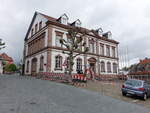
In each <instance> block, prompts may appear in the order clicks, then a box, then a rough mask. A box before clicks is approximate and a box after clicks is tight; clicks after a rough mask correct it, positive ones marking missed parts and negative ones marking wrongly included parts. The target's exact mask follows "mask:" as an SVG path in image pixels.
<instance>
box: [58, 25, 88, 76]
mask: <svg viewBox="0 0 150 113" xmlns="http://www.w3.org/2000/svg"><path fill="white" fill-rule="evenodd" d="M86 33H87V32H86V31H82V32H81V28H79V27H74V28H71V29H69V30H68V37H67V40H65V39H60V43H61V44H62V45H63V46H65V48H66V49H67V51H63V53H64V54H67V55H68V58H69V61H68V62H69V64H68V65H69V66H68V67H69V70H68V71H69V75H72V71H73V65H74V59H75V58H76V57H77V56H78V55H81V54H85V53H87V52H88V50H89V49H88V47H87V46H86V42H85V41H84V40H83V38H84V36H85V35H86Z"/></svg>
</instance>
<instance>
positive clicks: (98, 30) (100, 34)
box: [96, 28, 103, 36]
mask: <svg viewBox="0 0 150 113" xmlns="http://www.w3.org/2000/svg"><path fill="white" fill-rule="evenodd" d="M96 31H97V33H98V35H99V36H102V33H103V30H102V28H99V29H97V30H96Z"/></svg>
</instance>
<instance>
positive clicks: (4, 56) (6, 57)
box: [0, 53, 13, 62]
mask: <svg viewBox="0 0 150 113" xmlns="http://www.w3.org/2000/svg"><path fill="white" fill-rule="evenodd" d="M0 57H1V58H2V59H3V60H5V61H9V62H13V59H12V58H11V57H10V56H8V55H7V54H6V53H2V54H0Z"/></svg>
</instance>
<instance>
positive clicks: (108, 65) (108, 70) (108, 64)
mask: <svg viewBox="0 0 150 113" xmlns="http://www.w3.org/2000/svg"><path fill="white" fill-rule="evenodd" d="M107 72H108V73H111V63H110V62H107Z"/></svg>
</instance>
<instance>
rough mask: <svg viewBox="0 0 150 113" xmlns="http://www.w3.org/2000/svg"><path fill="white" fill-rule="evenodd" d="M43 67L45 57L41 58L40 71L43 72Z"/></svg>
mask: <svg viewBox="0 0 150 113" xmlns="http://www.w3.org/2000/svg"><path fill="white" fill-rule="evenodd" d="M43 67H44V57H43V56H41V58H40V71H43Z"/></svg>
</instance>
